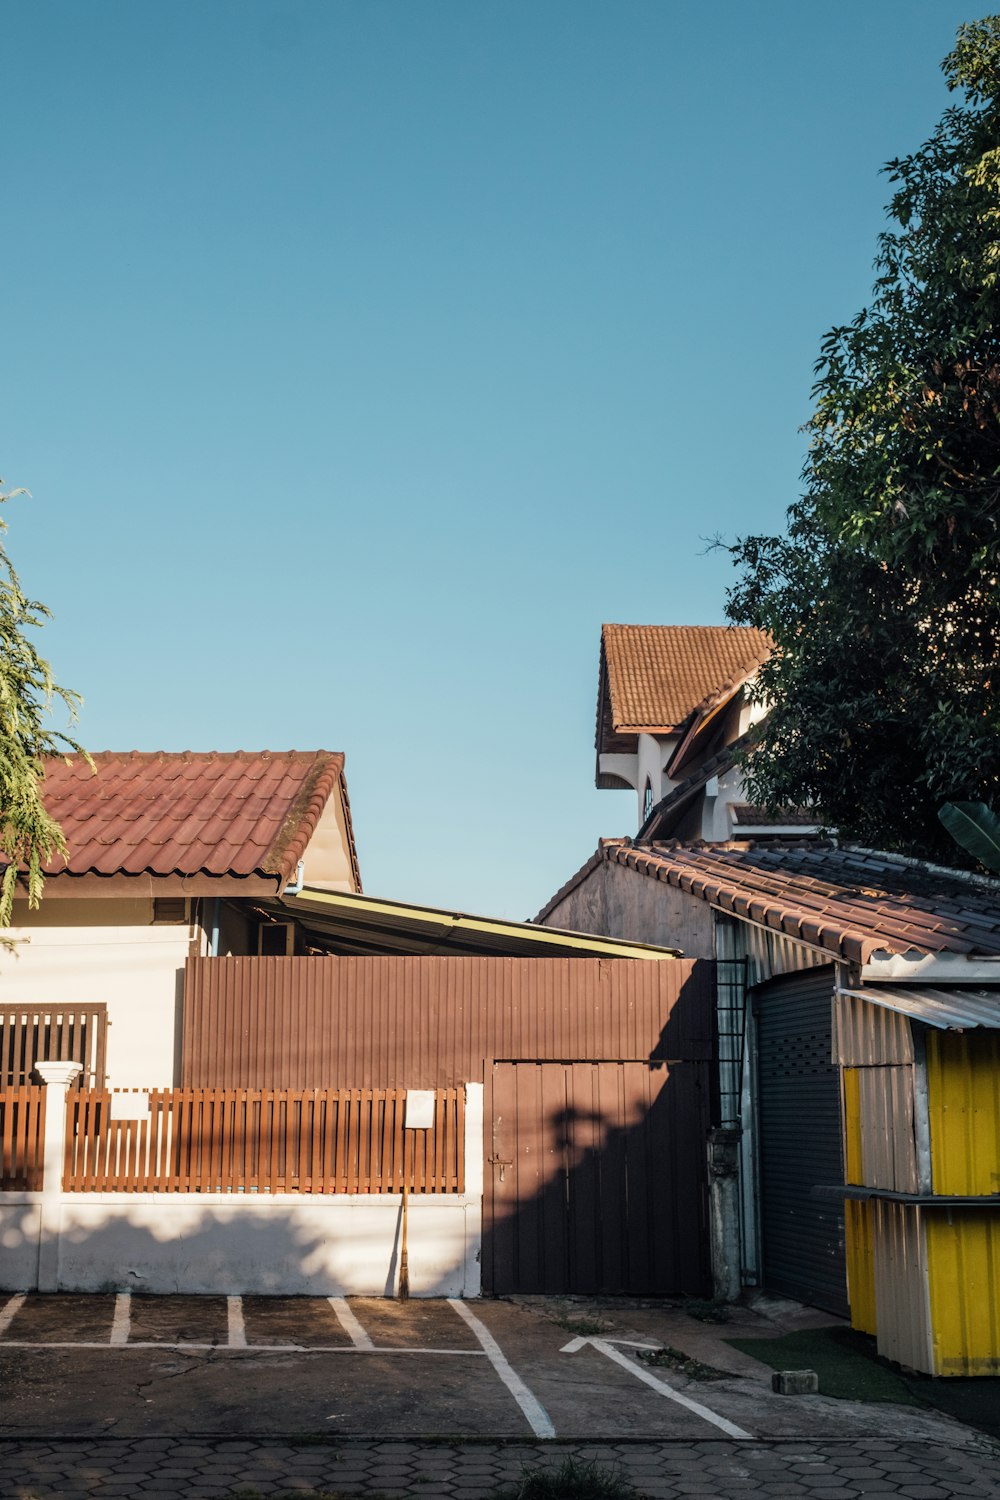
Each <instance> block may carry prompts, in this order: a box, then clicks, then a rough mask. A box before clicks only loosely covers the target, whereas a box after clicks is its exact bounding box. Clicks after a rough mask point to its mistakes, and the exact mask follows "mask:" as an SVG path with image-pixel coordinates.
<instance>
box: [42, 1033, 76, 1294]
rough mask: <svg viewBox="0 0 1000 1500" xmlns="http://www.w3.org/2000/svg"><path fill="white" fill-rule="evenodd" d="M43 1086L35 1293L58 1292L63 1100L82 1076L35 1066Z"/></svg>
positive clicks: (58, 1065)
mask: <svg viewBox="0 0 1000 1500" xmlns="http://www.w3.org/2000/svg"><path fill="white" fill-rule="evenodd" d="M35 1072H36V1073H37V1074H38V1076H39V1078H40V1079H41V1080H42V1083H43V1084H44V1085H45V1139H44V1142H43V1148H42V1207H41V1213H40V1214H39V1223H38V1290H39V1291H40V1292H57V1291H58V1290H59V1237H60V1235H61V1233H62V1190H63V1180H62V1179H63V1163H64V1161H65V1159H66V1096H67V1094H68V1092H69V1086H70V1084H71V1083H72V1082H73V1080H74V1078H76V1077H77V1075H78V1074H79V1073H80V1072H82V1064H81V1063H78V1062H38V1063H36V1064H35Z"/></svg>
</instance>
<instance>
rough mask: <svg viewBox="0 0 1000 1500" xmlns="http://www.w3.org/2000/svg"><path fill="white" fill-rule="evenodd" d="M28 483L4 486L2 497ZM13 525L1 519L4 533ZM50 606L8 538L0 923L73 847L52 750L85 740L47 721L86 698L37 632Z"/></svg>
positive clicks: (0, 623) (2, 600) (0, 646)
mask: <svg viewBox="0 0 1000 1500" xmlns="http://www.w3.org/2000/svg"><path fill="white" fill-rule="evenodd" d="M25 493H26V491H24V490H11V491H9V492H8V493H6V494H0V503H2V502H4V501H7V500H11V499H13V497H14V496H15V495H23V494H25ZM6 530H7V524H6V522H5V521H3V520H0V533H3V532H5V531H6ZM48 614H49V611H48V610H47V609H46V608H45V606H44V605H43V604H39V603H38V601H37V600H34V599H29V598H27V596H26V595H25V593H24V590H23V589H22V587H21V581H20V579H19V578H18V576H17V574H16V573H15V571H14V568H13V566H12V564H11V561H10V558H9V556H8V555H7V549H6V547H5V546H4V544H3V543H2V542H0V856H2V857H3V858H4V859H5V860H6V861H7V863H6V866H5V868H4V871H3V877H2V879H0V926H9V924H10V919H11V913H12V910H13V905H14V894H15V890H16V887H17V881H18V872H19V870H20V871H21V872H22V873H23V875H24V879H25V884H26V886H27V893H28V903H29V905H31V906H37V905H38V903H39V901H40V899H41V895H42V888H43V886H44V877H43V874H42V866H43V864H44V863H45V862H46V861H47V860H49V859H51V858H53V856H55V855H58V854H65V853H66V843H65V840H64V838H63V835H62V830H61V829H60V827H59V825H58V823H56V822H55V820H54V819H53V818H52V817H50V815H49V814H48V813H47V812H46V810H45V805H44V801H43V790H44V788H43V782H44V775H45V768H44V757H45V756H47V755H54V754H66V753H68V752H70V751H76V752H78V753H81V754H85V752H83V751H81V749H80V746H79V745H78V744H77V743H76V741H75V740H72V739H69V738H68V737H67V736H66V735H64V734H60V733H57V732H54V731H52V730H51V729H49V728H48V727H47V724H46V720H47V716H48V712H49V710H50V708H51V707H52V704H53V702H54V701H55V700H57V699H58V700H60V701H61V702H62V703H63V704H64V705H65V707H66V709H67V710H68V712H69V718H70V722H71V723H72V722H73V721H74V720H75V718H76V714H77V708H78V705H79V702H80V699H79V697H78V695H77V694H76V693H72V692H70V691H68V690H67V689H66V688H61V687H59V686H58V685H57V684H56V683H55V682H54V681H53V678H52V672H51V670H50V668H49V664H48V662H46V661H44V660H43V659H42V657H41V656H39V654H38V651H37V650H36V648H35V645H34V642H33V641H32V639H31V636H30V634H29V632H30V631H31V630H32V629H34V628H37V627H38V626H40V625H41V624H43V622H44V621H45V619H46V618H47V617H48Z"/></svg>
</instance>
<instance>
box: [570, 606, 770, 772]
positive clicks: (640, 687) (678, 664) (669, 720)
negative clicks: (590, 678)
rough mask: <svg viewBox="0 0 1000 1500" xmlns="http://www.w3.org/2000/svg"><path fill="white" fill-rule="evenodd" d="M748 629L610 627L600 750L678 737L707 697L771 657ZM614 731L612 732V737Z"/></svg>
mask: <svg viewBox="0 0 1000 1500" xmlns="http://www.w3.org/2000/svg"><path fill="white" fill-rule="evenodd" d="M770 651H771V643H770V641H769V639H768V637H767V636H766V635H765V634H764V632H763V631H761V630H756V629H754V628H753V627H752V626H749V625H604V626H602V627H601V682H600V689H599V701H598V722H597V748H598V750H599V751H600V750H603V749H609V748H612V747H611V746H610V745H609V744H606V743H604V742H605V741H607V740H609V739H611V738H612V737H613V736H615V735H622V734H625V735H634V734H643V733H645V734H676V733H678V732H679V731H680V729H681V728H682V727H683V726H684V725H685V724H686V722H687V720H688V719H689V718H690V717H691V715H692V714H693V713H694V712H695V710H696V709H698V708H699V707H700V706H701V705H703V704H704V703H705V700H706V698H708V697H709V696H710V695H713V694H715V693H717V692H718V691H719V690H720V689H721V688H723V687H724V685H729V684H735V683H738V682H742V681H744V680H745V679H746V677H747V676H748V675H749V674H750V673H752V672H753V671H754V670H755V669H756V668H757V667H759V666H760V664H761V663H762V662H763V661H765V660H766V659H767V657H768V656H769V655H770ZM608 731H610V734H609V732H608Z"/></svg>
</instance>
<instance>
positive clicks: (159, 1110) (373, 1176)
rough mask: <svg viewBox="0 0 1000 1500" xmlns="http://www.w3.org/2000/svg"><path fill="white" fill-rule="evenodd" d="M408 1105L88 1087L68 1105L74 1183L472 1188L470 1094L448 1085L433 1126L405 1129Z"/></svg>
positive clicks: (392, 1094)
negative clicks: (468, 1181)
mask: <svg viewBox="0 0 1000 1500" xmlns="http://www.w3.org/2000/svg"><path fill="white" fill-rule="evenodd" d="M113 1098H117V1100H118V1101H119V1102H118V1104H117V1106H116V1107H114V1108H113V1107H112V1099H113ZM147 1100H148V1109H147V1108H146V1107H145V1106H146V1101H147ZM405 1100H406V1090H405V1089H329V1090H322V1089H315V1090H312V1089H310V1090H292V1089H280V1090H278V1089H206V1088H200V1089H157V1090H153V1091H151V1092H150V1093H149V1094H148V1095H147V1094H141V1093H138V1092H132V1093H126V1092H124V1091H122V1092H120V1093H117V1094H116V1095H113V1094H112V1093H111V1092H109V1091H108V1090H105V1089H89V1090H81V1091H80V1092H78V1093H75V1094H71V1095H70V1096H69V1098H68V1101H67V1103H68V1109H67V1120H66V1164H65V1172H64V1176H63V1186H64V1188H65V1189H66V1190H67V1191H70V1192H109V1191H110V1192H115V1191H117V1192H132V1193H136V1192H139V1193H142V1192H158V1193H398V1192H400V1191H401V1190H402V1187H403V1183H404V1181H405V1182H406V1183H407V1184H408V1186H409V1188H410V1191H412V1192H414V1193H460V1192H463V1191H464V1188H465V1091H464V1089H439V1090H438V1091H437V1093H436V1095H435V1111H434V1125H433V1127H431V1128H430V1129H427V1130H406V1131H405V1132H404V1128H403V1116H404V1108H405ZM122 1113H130V1114H135V1115H137V1116H138V1118H132V1119H122V1118H117V1116H119V1115H121V1114H122ZM404 1134H405V1137H406V1139H405V1141H404Z"/></svg>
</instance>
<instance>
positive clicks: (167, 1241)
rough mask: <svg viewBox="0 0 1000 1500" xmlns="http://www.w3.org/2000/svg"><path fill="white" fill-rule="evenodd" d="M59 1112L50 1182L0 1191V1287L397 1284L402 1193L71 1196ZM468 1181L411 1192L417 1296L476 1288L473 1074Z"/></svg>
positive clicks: (187, 1289) (287, 1289)
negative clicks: (459, 1187) (63, 1175)
mask: <svg viewBox="0 0 1000 1500" xmlns="http://www.w3.org/2000/svg"><path fill="white" fill-rule="evenodd" d="M64 1109H65V1092H64V1090H58V1091H53V1092H52V1093H51V1094H50V1100H49V1113H48V1116H47V1120H46V1135H47V1138H48V1136H49V1135H50V1134H51V1136H52V1142H53V1145H54V1147H55V1149H54V1153H53V1155H52V1156H51V1158H50V1156H49V1155H48V1145H47V1148H46V1150H47V1154H46V1170H45V1183H44V1191H43V1192H36V1193H0V1289H2V1290H4V1291H27V1290H32V1289H34V1288H35V1287H37V1286H39V1284H40V1282H41V1289H42V1290H43V1291H64V1292H99V1291H136V1292H155V1293H175V1292H183V1293H190V1294H215V1295H219V1296H238V1295H243V1294H247V1293H259V1294H262V1295H266V1294H269V1293H273V1294H278V1293H280V1294H283V1295H288V1296H299V1295H302V1296H347V1295H350V1296H359V1297H362V1296H364V1297H384V1296H392V1295H393V1294H394V1292H395V1290H396V1287H397V1285H398V1279H399V1261H400V1252H401V1237H402V1218H403V1213H402V1198H401V1196H400V1195H399V1194H398V1193H364V1194H357V1195H354V1196H347V1195H346V1194H326V1195H323V1194H305V1193H275V1194H270V1193H267V1194H264V1193H86V1192H73V1193H67V1192H64V1191H62V1188H61V1185H60V1173H59V1170H58V1166H59V1165H60V1164H61V1151H60V1149H59V1147H60V1142H61V1139H62V1130H63V1129H64V1120H65V1115H64V1113H63V1111H64ZM50 1127H51V1129H50ZM50 1165H51V1166H52V1167H53V1168H54V1170H53V1171H52V1172H51V1174H50V1170H49V1169H50ZM465 1189H466V1190H465V1192H464V1193H415V1194H411V1195H410V1197H409V1203H408V1211H407V1252H408V1266H409V1278H410V1291H411V1293H412V1294H413V1295H414V1296H418V1297H419V1296H426V1297H432V1296H433V1297H443V1296H449V1297H476V1296H478V1295H479V1293H480V1289H481V1288H480V1252H481V1246H482V1202H483V1086H482V1084H481V1083H469V1084H467V1085H466V1109H465Z"/></svg>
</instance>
